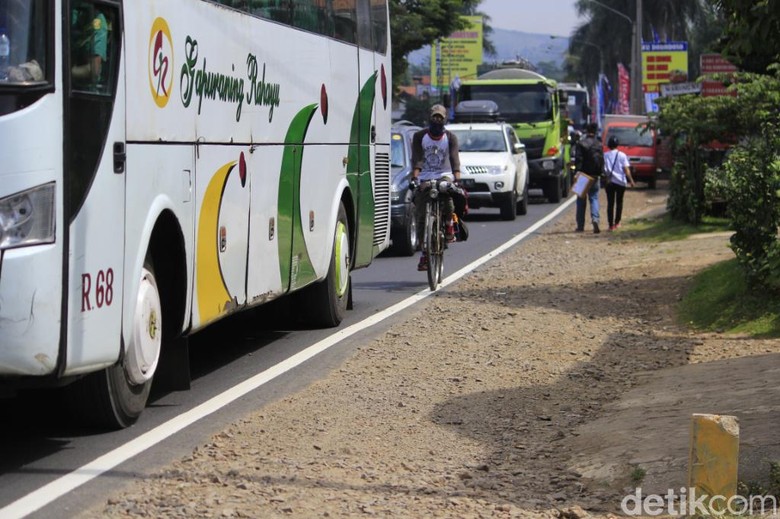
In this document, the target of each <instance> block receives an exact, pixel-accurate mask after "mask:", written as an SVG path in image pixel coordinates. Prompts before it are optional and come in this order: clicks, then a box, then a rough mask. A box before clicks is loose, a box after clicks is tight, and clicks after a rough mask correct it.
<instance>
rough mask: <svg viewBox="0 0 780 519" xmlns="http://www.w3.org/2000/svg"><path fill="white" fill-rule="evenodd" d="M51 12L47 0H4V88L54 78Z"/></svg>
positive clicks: (0, 62) (0, 67)
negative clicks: (49, 64) (49, 58)
mask: <svg viewBox="0 0 780 519" xmlns="http://www.w3.org/2000/svg"><path fill="white" fill-rule="evenodd" d="M48 11H49V2H47V1H46V0H4V1H2V2H0V34H1V35H0V87H2V86H9V85H13V86H16V87H19V86H37V85H41V84H46V83H48V82H49V81H51V78H49V77H47V73H48V72H47V71H48V70H49V68H48V67H47V49H48V48H49V42H48V40H47V39H48V37H49V31H48V27H49V24H48ZM2 35H4V36H5V37H3V36H2Z"/></svg>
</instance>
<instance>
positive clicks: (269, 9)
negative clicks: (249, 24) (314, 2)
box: [249, 0, 292, 25]
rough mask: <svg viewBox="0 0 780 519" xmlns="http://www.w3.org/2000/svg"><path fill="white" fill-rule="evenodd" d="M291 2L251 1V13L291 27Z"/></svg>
mask: <svg viewBox="0 0 780 519" xmlns="http://www.w3.org/2000/svg"><path fill="white" fill-rule="evenodd" d="M291 7H292V6H291V4H290V0H250V1H249V13H250V14H253V15H255V16H259V17H260V18H265V19H266V20H273V21H274V22H280V23H283V24H286V25H291V21H292V20H291V19H290V10H291Z"/></svg>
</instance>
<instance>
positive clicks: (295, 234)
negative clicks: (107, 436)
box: [0, 0, 391, 428]
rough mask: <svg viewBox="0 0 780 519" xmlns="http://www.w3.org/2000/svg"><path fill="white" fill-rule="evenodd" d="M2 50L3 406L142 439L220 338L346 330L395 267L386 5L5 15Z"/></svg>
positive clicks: (58, 4)
mask: <svg viewBox="0 0 780 519" xmlns="http://www.w3.org/2000/svg"><path fill="white" fill-rule="evenodd" d="M0 30H2V31H3V32H4V33H5V34H6V36H7V37H8V39H9V41H10V55H9V59H8V60H3V57H2V56H0V392H4V393H9V394H13V392H15V391H16V390H18V389H19V388H21V387H29V386H42V385H50V386H62V385H69V386H70V387H69V388H68V390H69V393H71V395H72V398H71V400H73V401H74V402H75V403H76V405H77V406H78V407H79V408H80V409H79V412H81V411H83V417H85V418H87V419H88V420H89V421H91V422H92V423H94V424H97V425H100V426H104V427H110V428H120V427H125V426H128V425H130V424H132V423H133V422H134V421H135V420H136V419H137V417H138V416H139V414H140V413H141V412H142V410H143V408H144V407H145V405H146V400H147V397H148V394H149V389H150V386H151V383H152V378H153V376H154V375H155V372H156V371H157V368H158V367H160V359H161V358H165V359H166V365H167V364H168V362H167V359H169V358H170V359H174V360H173V362H174V364H173V366H174V368H173V369H172V370H167V369H166V370H165V373H166V374H167V373H168V372H169V371H170V372H171V373H173V374H174V376H175V377H178V378H179V379H180V380H179V382H181V383H182V384H183V385H188V384H189V367H188V365H187V359H188V357H187V355H186V347H187V336H189V335H190V334H192V333H194V332H196V331H198V330H200V329H202V328H204V327H205V326H207V325H208V324H210V323H213V322H215V321H217V320H219V319H221V318H223V317H225V316H227V315H230V314H232V313H235V312H238V311H241V310H244V309H248V308H252V307H256V306H258V305H261V304H263V303H265V302H268V301H271V300H274V299H276V298H279V297H281V296H287V295H289V297H294V298H297V300H296V301H295V305H294V307H295V308H296V311H299V312H300V313H301V317H302V318H304V319H306V320H307V321H308V322H309V323H311V324H314V325H320V326H336V325H338V324H339V323H340V321H341V319H342V316H343V313H344V311H345V309H346V305H347V301H348V299H349V296H350V294H351V290H350V271H351V270H352V269H356V268H361V267H365V266H367V265H369V264H370V263H371V261H372V260H373V258H374V257H375V256H376V255H377V254H379V253H380V252H381V251H382V250H383V249H384V248H386V246H387V245H388V233H389V224H390V222H389V213H390V211H389V208H390V206H389V202H390V200H389V195H390V160H389V155H390V144H389V143H390V126H391V120H390V109H391V107H390V99H389V98H388V96H389V95H390V93H389V85H390V42H389V18H388V7H387V0H295V1H288V0H221V1H219V0H125V1H121V0H2V1H0ZM5 61H7V63H6V62H5ZM177 359H178V362H179V364H178V365H177V364H176V362H177ZM158 375H162V373H161V372H158ZM182 380H183V382H182Z"/></svg>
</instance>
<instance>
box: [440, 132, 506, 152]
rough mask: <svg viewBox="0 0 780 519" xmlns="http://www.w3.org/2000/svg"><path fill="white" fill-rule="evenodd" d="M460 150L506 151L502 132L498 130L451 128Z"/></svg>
mask: <svg viewBox="0 0 780 519" xmlns="http://www.w3.org/2000/svg"><path fill="white" fill-rule="evenodd" d="M451 131H452V133H454V134H455V136H456V137H457V138H458V147H459V148H460V151H462V152H463V151H466V152H468V151H474V152H476V151H485V152H489V151H492V152H495V151H507V149H506V141H505V140H504V132H502V131H501V130H500V129H499V130H451Z"/></svg>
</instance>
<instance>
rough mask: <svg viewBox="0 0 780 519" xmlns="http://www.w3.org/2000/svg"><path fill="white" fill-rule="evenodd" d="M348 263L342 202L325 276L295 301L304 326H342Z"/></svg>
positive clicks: (303, 291) (347, 240)
mask: <svg viewBox="0 0 780 519" xmlns="http://www.w3.org/2000/svg"><path fill="white" fill-rule="evenodd" d="M351 264H352V256H351V253H350V248H349V222H348V220H347V211H346V209H345V208H344V204H343V203H342V204H340V206H339V213H338V219H337V221H336V229H335V234H334V239H333V252H332V253H331V256H330V267H329V268H328V276H327V277H326V278H325V279H323V280H322V281H320V282H318V283H316V284H314V285H312V286H311V287H308V288H306V289H304V290H302V291H301V292H300V294H299V297H298V299H297V300H298V302H299V303H300V306H301V308H302V310H303V315H302V318H303V321H304V322H306V324H308V325H311V326H315V327H320V328H333V327H335V326H338V325H339V324H341V321H342V320H343V319H344V316H345V315H346V312H347V302H348V301H349V291H350V283H351V280H350V266H351Z"/></svg>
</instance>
